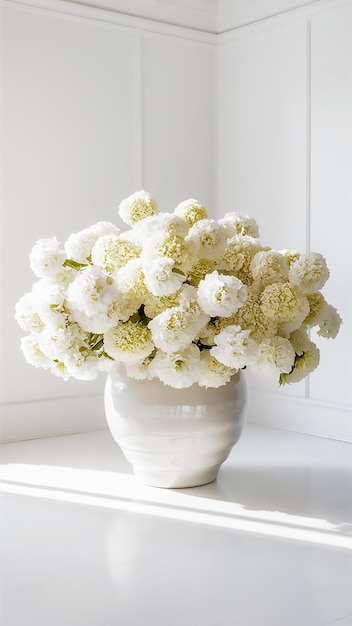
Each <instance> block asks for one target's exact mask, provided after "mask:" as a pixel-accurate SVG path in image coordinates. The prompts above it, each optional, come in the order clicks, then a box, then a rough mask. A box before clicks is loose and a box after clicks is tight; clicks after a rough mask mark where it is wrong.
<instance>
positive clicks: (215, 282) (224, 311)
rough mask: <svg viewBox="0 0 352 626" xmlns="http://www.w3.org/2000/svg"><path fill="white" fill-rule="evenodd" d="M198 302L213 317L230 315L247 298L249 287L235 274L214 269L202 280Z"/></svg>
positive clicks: (199, 286)
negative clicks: (228, 274) (221, 272)
mask: <svg viewBox="0 0 352 626" xmlns="http://www.w3.org/2000/svg"><path fill="white" fill-rule="evenodd" d="M197 292H198V302H199V304H200V306H201V307H202V309H203V311H204V312H205V313H207V314H208V315H210V316H211V317H230V316H231V315H234V313H236V312H237V311H238V309H239V308H240V307H241V306H243V305H244V303H245V302H246V300H247V287H246V286H245V285H244V284H243V283H242V282H241V281H240V280H239V279H238V278H236V277H235V276H226V275H225V274H219V272H217V271H214V272H212V273H211V274H207V276H206V277H205V278H204V279H203V280H201V281H200V283H199V285H198V290H197Z"/></svg>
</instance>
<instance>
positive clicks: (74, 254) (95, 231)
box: [65, 222, 120, 264]
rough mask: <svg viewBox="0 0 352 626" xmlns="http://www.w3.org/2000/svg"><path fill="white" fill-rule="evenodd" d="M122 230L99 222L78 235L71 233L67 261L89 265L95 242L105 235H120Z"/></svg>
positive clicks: (66, 250) (68, 240) (67, 248)
mask: <svg viewBox="0 0 352 626" xmlns="http://www.w3.org/2000/svg"><path fill="white" fill-rule="evenodd" d="M119 232H120V229H119V228H117V226H115V225H114V224H111V222H97V224H93V225H92V226H88V228H84V229H83V230H80V231H79V232H78V233H71V235H70V236H69V238H68V239H67V241H66V243H65V252H66V256H67V259H70V260H73V261H74V262H76V263H79V264H80V263H85V264H86V263H89V261H90V258H91V254H92V249H93V247H94V244H95V242H96V241H97V239H99V237H102V236H103V235H109V234H115V235H118V234H119Z"/></svg>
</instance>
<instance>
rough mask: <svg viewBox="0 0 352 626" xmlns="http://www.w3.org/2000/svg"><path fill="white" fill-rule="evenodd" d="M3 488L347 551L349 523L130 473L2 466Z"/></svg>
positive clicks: (350, 539) (351, 545) (351, 529)
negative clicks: (258, 506)
mask: <svg viewBox="0 0 352 626" xmlns="http://www.w3.org/2000/svg"><path fill="white" fill-rule="evenodd" d="M1 469H2V471H1V475H2V491H3V492H4V493H12V494H16V495H23V496H31V497H35V498H44V499H50V500H58V501H61V502H66V503H72V504H80V505H88V506H94V507H102V508H106V509H112V510H120V511H125V512H129V513H138V514H144V515H152V516H157V517H159V518H166V519H173V520H178V521H184V522H191V523H198V524H205V525H210V526H213V527H220V528H227V529H232V530H237V531H242V532H247V533H248V532H249V533H256V534H260V535H267V536H271V537H280V538H283V539H291V540H297V541H305V542H310V543H315V544H320V545H326V546H333V547H337V548H343V549H348V550H352V536H351V534H352V525H351V524H341V525H334V524H331V523H330V522H328V521H326V520H324V519H318V518H310V517H305V516H298V515H292V514H287V513H284V512H281V511H256V510H249V509H246V508H245V506H244V505H242V504H240V503H234V502H229V501H226V500H221V499H218V498H211V497H209V496H208V497H202V496H200V495H195V494H194V493H192V491H193V490H191V489H190V490H188V491H186V492H185V491H180V490H174V489H157V488H154V487H148V486H146V485H142V484H140V483H138V481H137V480H136V479H135V478H134V476H133V475H130V474H121V473H115V472H106V471H100V470H87V469H77V468H69V467H55V466H47V465H30V464H9V465H5V466H3V467H2V468H1Z"/></svg>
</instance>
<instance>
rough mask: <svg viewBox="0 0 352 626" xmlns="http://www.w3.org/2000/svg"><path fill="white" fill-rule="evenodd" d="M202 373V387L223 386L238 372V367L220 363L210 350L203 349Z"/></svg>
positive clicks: (200, 379)
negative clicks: (234, 367)
mask: <svg viewBox="0 0 352 626" xmlns="http://www.w3.org/2000/svg"><path fill="white" fill-rule="evenodd" d="M200 366H201V370H200V374H199V380H198V384H199V385H200V386H201V387H222V385H226V383H228V382H229V381H230V380H231V377H232V376H233V375H234V374H236V372H237V371H238V370H237V369H233V368H232V367H227V366H226V365H224V364H223V363H220V361H218V360H217V359H216V358H215V357H214V356H213V355H211V354H210V351H209V350H202V351H201V353H200Z"/></svg>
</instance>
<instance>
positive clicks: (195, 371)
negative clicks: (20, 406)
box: [15, 190, 342, 389]
mask: <svg viewBox="0 0 352 626" xmlns="http://www.w3.org/2000/svg"><path fill="white" fill-rule="evenodd" d="M119 213H120V217H121V218H122V220H123V221H124V222H125V223H127V224H128V225H129V228H127V229H126V231H125V232H123V233H121V232H120V230H119V228H117V227H116V226H115V225H114V224H112V223H110V222H105V221H100V222H98V223H96V224H93V225H92V226H89V227H88V228H85V229H83V230H80V231H79V232H77V233H72V234H71V235H70V236H69V237H68V239H67V241H66V243H65V244H64V249H63V248H62V246H61V244H60V243H59V241H58V240H57V239H56V237H51V238H49V239H39V240H38V241H37V242H36V244H35V245H34V246H33V249H32V251H31V254H30V266H31V268H32V269H33V271H34V273H35V274H36V276H37V277H38V279H39V280H37V282H35V284H34V285H33V287H32V290H31V292H30V293H26V294H25V295H24V296H23V297H22V298H20V299H19V300H18V302H17V304H16V308H15V318H16V321H17V322H18V323H19V325H20V326H21V328H22V329H23V330H24V331H26V332H27V333H30V334H29V335H28V336H27V337H25V338H24V339H23V340H22V344H21V345H22V350H23V353H24V355H25V358H26V359H27V360H28V361H29V363H31V364H32V365H34V366H36V367H43V368H44V369H49V370H51V372H52V373H53V374H55V375H56V376H60V377H62V378H63V379H64V380H67V379H68V378H70V377H71V376H72V377H74V378H78V379H80V380H92V379H93V378H95V377H96V376H97V374H98V373H99V372H107V371H109V370H110V368H111V365H112V364H113V363H114V361H117V362H120V363H121V364H122V366H123V368H124V369H125V370H126V373H127V375H128V376H130V377H132V378H136V379H141V380H143V379H151V378H154V377H157V378H159V379H160V380H162V381H163V382H164V383H165V384H167V385H171V386H173V387H175V388H179V389H182V388H183V387H188V386H190V385H192V384H194V383H198V384H199V385H200V386H202V387H219V386H221V385H224V384H226V383H227V382H228V381H229V380H230V379H231V377H232V376H233V375H236V373H237V372H238V370H239V369H240V368H244V367H249V368H252V369H254V370H256V371H260V372H264V373H269V374H270V373H275V374H276V375H277V374H279V382H280V383H281V384H284V383H286V382H296V381H298V380H301V379H302V378H304V377H305V376H307V375H308V374H309V373H310V372H311V371H312V370H313V369H314V368H315V367H316V366H317V364H318V362H319V350H318V349H317V347H316V345H315V344H314V343H313V342H312V341H311V340H310V339H309V337H308V329H309V328H310V327H317V333H318V335H320V336H322V337H325V338H329V337H332V338H335V337H336V335H337V333H338V331H339V328H340V325H341V323H342V320H341V318H340V316H339V314H338V313H337V311H336V309H335V308H334V307H332V306H331V305H329V304H328V303H327V302H326V300H325V298H324V296H323V295H322V294H321V293H320V289H321V288H322V287H323V285H324V284H325V281H326V280H327V278H328V276H329V270H328V268H327V265H326V261H325V259H324V257H323V256H322V255H321V254H318V253H310V254H306V255H304V254H300V253H299V252H297V251H295V250H282V251H276V250H272V249H270V248H268V247H264V246H263V245H262V244H261V243H260V241H259V229H258V225H257V223H256V221H255V220H254V219H253V218H251V217H249V216H248V215H246V214H242V213H235V212H229V213H226V214H225V215H224V217H223V218H222V219H219V220H215V219H210V218H209V217H208V213H207V209H206V208H205V207H204V206H203V205H202V204H200V203H199V202H198V201H197V200H195V199H193V198H190V199H188V200H185V201H184V202H181V203H180V204H179V205H178V206H177V207H176V209H175V210H174V212H172V213H171V212H162V213H159V212H158V206H157V203H156V201H155V199H154V198H153V197H152V196H151V194H150V193H148V192H146V191H144V190H142V191H138V192H136V193H134V194H132V195H130V196H129V197H128V198H126V199H125V200H123V201H122V202H121V204H120V206H119Z"/></svg>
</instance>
